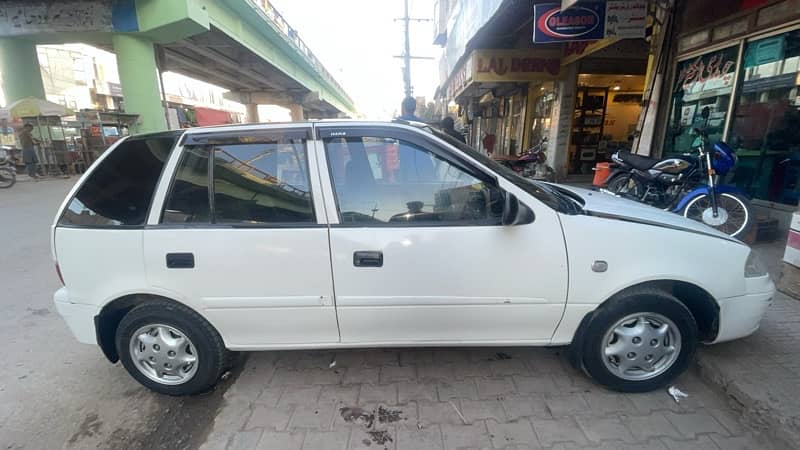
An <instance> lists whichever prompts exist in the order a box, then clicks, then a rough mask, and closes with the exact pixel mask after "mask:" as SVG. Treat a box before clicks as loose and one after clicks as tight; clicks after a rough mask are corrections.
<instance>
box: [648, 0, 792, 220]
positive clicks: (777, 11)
mask: <svg viewBox="0 0 800 450" xmlns="http://www.w3.org/2000/svg"><path fill="white" fill-rule="evenodd" d="M675 11H676V13H675V16H674V17H675V33H674V38H673V39H671V45H670V46H669V47H670V48H669V52H670V54H669V56H670V60H671V63H670V64H669V70H668V73H667V75H668V76H667V77H665V83H664V86H663V87H662V95H661V97H662V99H663V101H662V102H661V103H660V107H659V120H657V123H659V124H660V125H661V126H659V127H657V128H656V130H655V132H654V137H653V143H652V147H653V149H654V150H655V153H656V154H659V155H662V154H663V155H668V154H674V153H681V152H685V151H687V150H689V149H690V148H691V146H692V145H693V143H694V141H695V139H696V135H695V134H694V133H693V129H695V128H701V129H705V130H707V131H708V133H709V135H710V139H711V141H712V142H716V141H720V140H722V141H725V142H727V143H728V144H729V145H731V146H732V147H733V148H734V149H735V150H736V154H737V156H738V159H739V161H738V165H737V167H736V171H735V173H734V174H733V175H732V177H731V179H730V180H727V181H728V182H730V183H732V184H735V185H737V186H738V187H739V188H740V189H743V190H744V191H745V192H747V193H748V194H749V195H750V196H751V197H752V198H753V204H754V205H756V207H757V208H758V209H759V211H760V212H761V213H762V214H764V215H769V216H771V217H774V218H778V219H780V220H781V222H782V225H783V226H784V228H788V221H789V215H790V214H791V212H792V211H794V210H795V209H796V208H797V205H798V200H799V199H800V1H798V0H780V1H766V0H741V1H730V0H724V1H723V0H709V1H704V2H695V1H687V0H680V1H679V2H678V4H677V5H676V9H675ZM704 110H706V111H708V117H707V118H704V117H703V111H704Z"/></svg>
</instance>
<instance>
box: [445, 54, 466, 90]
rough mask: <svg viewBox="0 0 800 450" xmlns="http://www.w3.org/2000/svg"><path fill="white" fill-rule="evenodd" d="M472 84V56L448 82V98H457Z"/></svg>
mask: <svg viewBox="0 0 800 450" xmlns="http://www.w3.org/2000/svg"><path fill="white" fill-rule="evenodd" d="M471 82H472V56H471V55H470V56H469V57H468V58H467V59H465V60H464V62H463V63H461V67H459V68H458V69H457V70H456V71H455V72H453V76H452V77H450V80H449V81H448V82H447V98H451V99H452V98H456V97H458V96H459V95H460V94H461V92H462V91H464V89H465V88H466V87H467V85H469V84H470V83H471Z"/></svg>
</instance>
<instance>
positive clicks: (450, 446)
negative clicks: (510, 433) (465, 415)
mask: <svg viewBox="0 0 800 450" xmlns="http://www.w3.org/2000/svg"><path fill="white" fill-rule="evenodd" d="M441 429H442V435H443V437H444V448H445V449H447V450H456V449H465V448H480V449H483V448H489V447H491V445H492V444H491V440H490V439H489V430H488V429H487V428H486V423H485V422H483V421H478V422H475V423H473V424H470V425H450V424H444V425H442V426H441Z"/></svg>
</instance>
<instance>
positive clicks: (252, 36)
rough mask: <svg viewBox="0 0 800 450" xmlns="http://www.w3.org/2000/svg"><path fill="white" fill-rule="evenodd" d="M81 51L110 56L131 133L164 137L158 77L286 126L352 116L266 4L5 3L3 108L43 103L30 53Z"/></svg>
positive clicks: (203, 0) (141, 0) (172, 0)
mask: <svg viewBox="0 0 800 450" xmlns="http://www.w3.org/2000/svg"><path fill="white" fill-rule="evenodd" d="M74 42H80V43H86V44H91V45H96V46H99V47H102V48H105V49H107V50H109V51H112V52H114V53H115V54H116V56H117V66H118V70H119V76H120V82H121V84H122V93H123V98H124V105H125V110H126V112H130V113H135V114H139V115H140V123H139V124H138V127H137V131H156V130H162V129H166V119H165V116H164V111H163V107H162V103H161V96H160V91H159V79H158V73H159V71H166V70H170V71H175V72H179V73H182V74H185V75H188V76H191V77H193V78H196V79H199V80H202V81H206V82H209V83H213V84H216V85H218V86H221V87H223V88H226V89H229V90H230V91H231V92H229V93H227V94H226V97H227V98H229V99H231V100H234V101H238V102H241V103H244V104H245V105H247V110H248V116H249V119H250V120H255V117H256V114H257V113H256V107H257V105H258V104H277V105H281V106H285V107H287V108H289V109H290V110H291V111H292V118H293V119H295V120H301V119H304V118H326V117H352V116H354V115H355V107H354V105H353V102H352V100H351V99H350V97H349V96H348V95H347V93H346V92H345V91H344V89H343V88H342V87H341V85H339V83H337V82H336V80H335V79H334V78H333V76H331V74H330V73H329V72H328V71H327V70H326V69H325V67H324V66H323V65H322V64H321V63H320V61H319V60H318V59H317V58H316V57H315V56H314V54H313V52H311V50H310V49H309V48H308V46H306V45H305V43H304V42H303V41H302V39H301V38H300V37H299V35H298V33H297V32H296V31H295V30H294V29H293V28H292V27H291V26H290V25H289V24H288V23H287V22H286V21H285V20H284V19H283V18H282V17H281V15H280V13H278V12H277V11H276V10H275V9H274V8H272V7H271V5H269V3H268V2H266V1H264V0H260V1H254V0H169V1H165V0H115V1H111V0H62V1H57V0H42V1H36V0H34V1H31V0H8V1H4V2H0V72H1V73H2V79H3V89H4V92H5V94H6V100H7V101H8V102H11V101H14V100H16V99H18V98H22V97H26V96H34V97H40V98H44V87H43V84H42V81H41V77H40V75H39V67H38V60H37V57H36V48H35V45H36V44H63V43H74Z"/></svg>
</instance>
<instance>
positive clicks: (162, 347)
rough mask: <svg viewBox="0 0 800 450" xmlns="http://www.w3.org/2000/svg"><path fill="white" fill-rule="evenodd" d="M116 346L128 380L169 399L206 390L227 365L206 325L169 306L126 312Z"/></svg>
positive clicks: (179, 307) (150, 305) (218, 341)
mask: <svg viewBox="0 0 800 450" xmlns="http://www.w3.org/2000/svg"><path fill="white" fill-rule="evenodd" d="M116 346H117V353H118V354H119V355H120V359H121V361H122V364H123V365H124V366H125V369H127V371H128V373H130V374H131V376H133V378H135V379H136V380H137V381H138V382H139V383H141V384H143V385H144V386H145V387H148V388H150V389H152V390H154V391H156V392H159V393H162V394H168V395H189V394H196V393H200V392H204V391H207V390H209V389H210V388H211V387H213V386H214V384H215V383H216V382H217V380H218V379H219V376H220V375H221V374H222V372H223V370H225V368H226V363H227V362H228V361H229V358H228V356H229V352H228V351H227V350H226V349H225V345H224V343H223V342H222V338H221V337H220V336H219V333H217V331H216V330H215V329H214V328H213V327H212V326H211V324H209V323H208V321H206V320H205V319H204V318H203V317H201V316H200V315H199V314H197V313H196V312H195V311H193V310H191V309H189V308H187V307H185V306H183V305H179V304H174V303H171V302H161V301H154V302H152V303H146V304H143V305H140V306H137V307H136V308H134V309H132V310H131V311H129V312H128V313H127V314H126V315H125V317H123V318H122V321H121V322H120V324H119V327H118V328H117V335H116Z"/></svg>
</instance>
